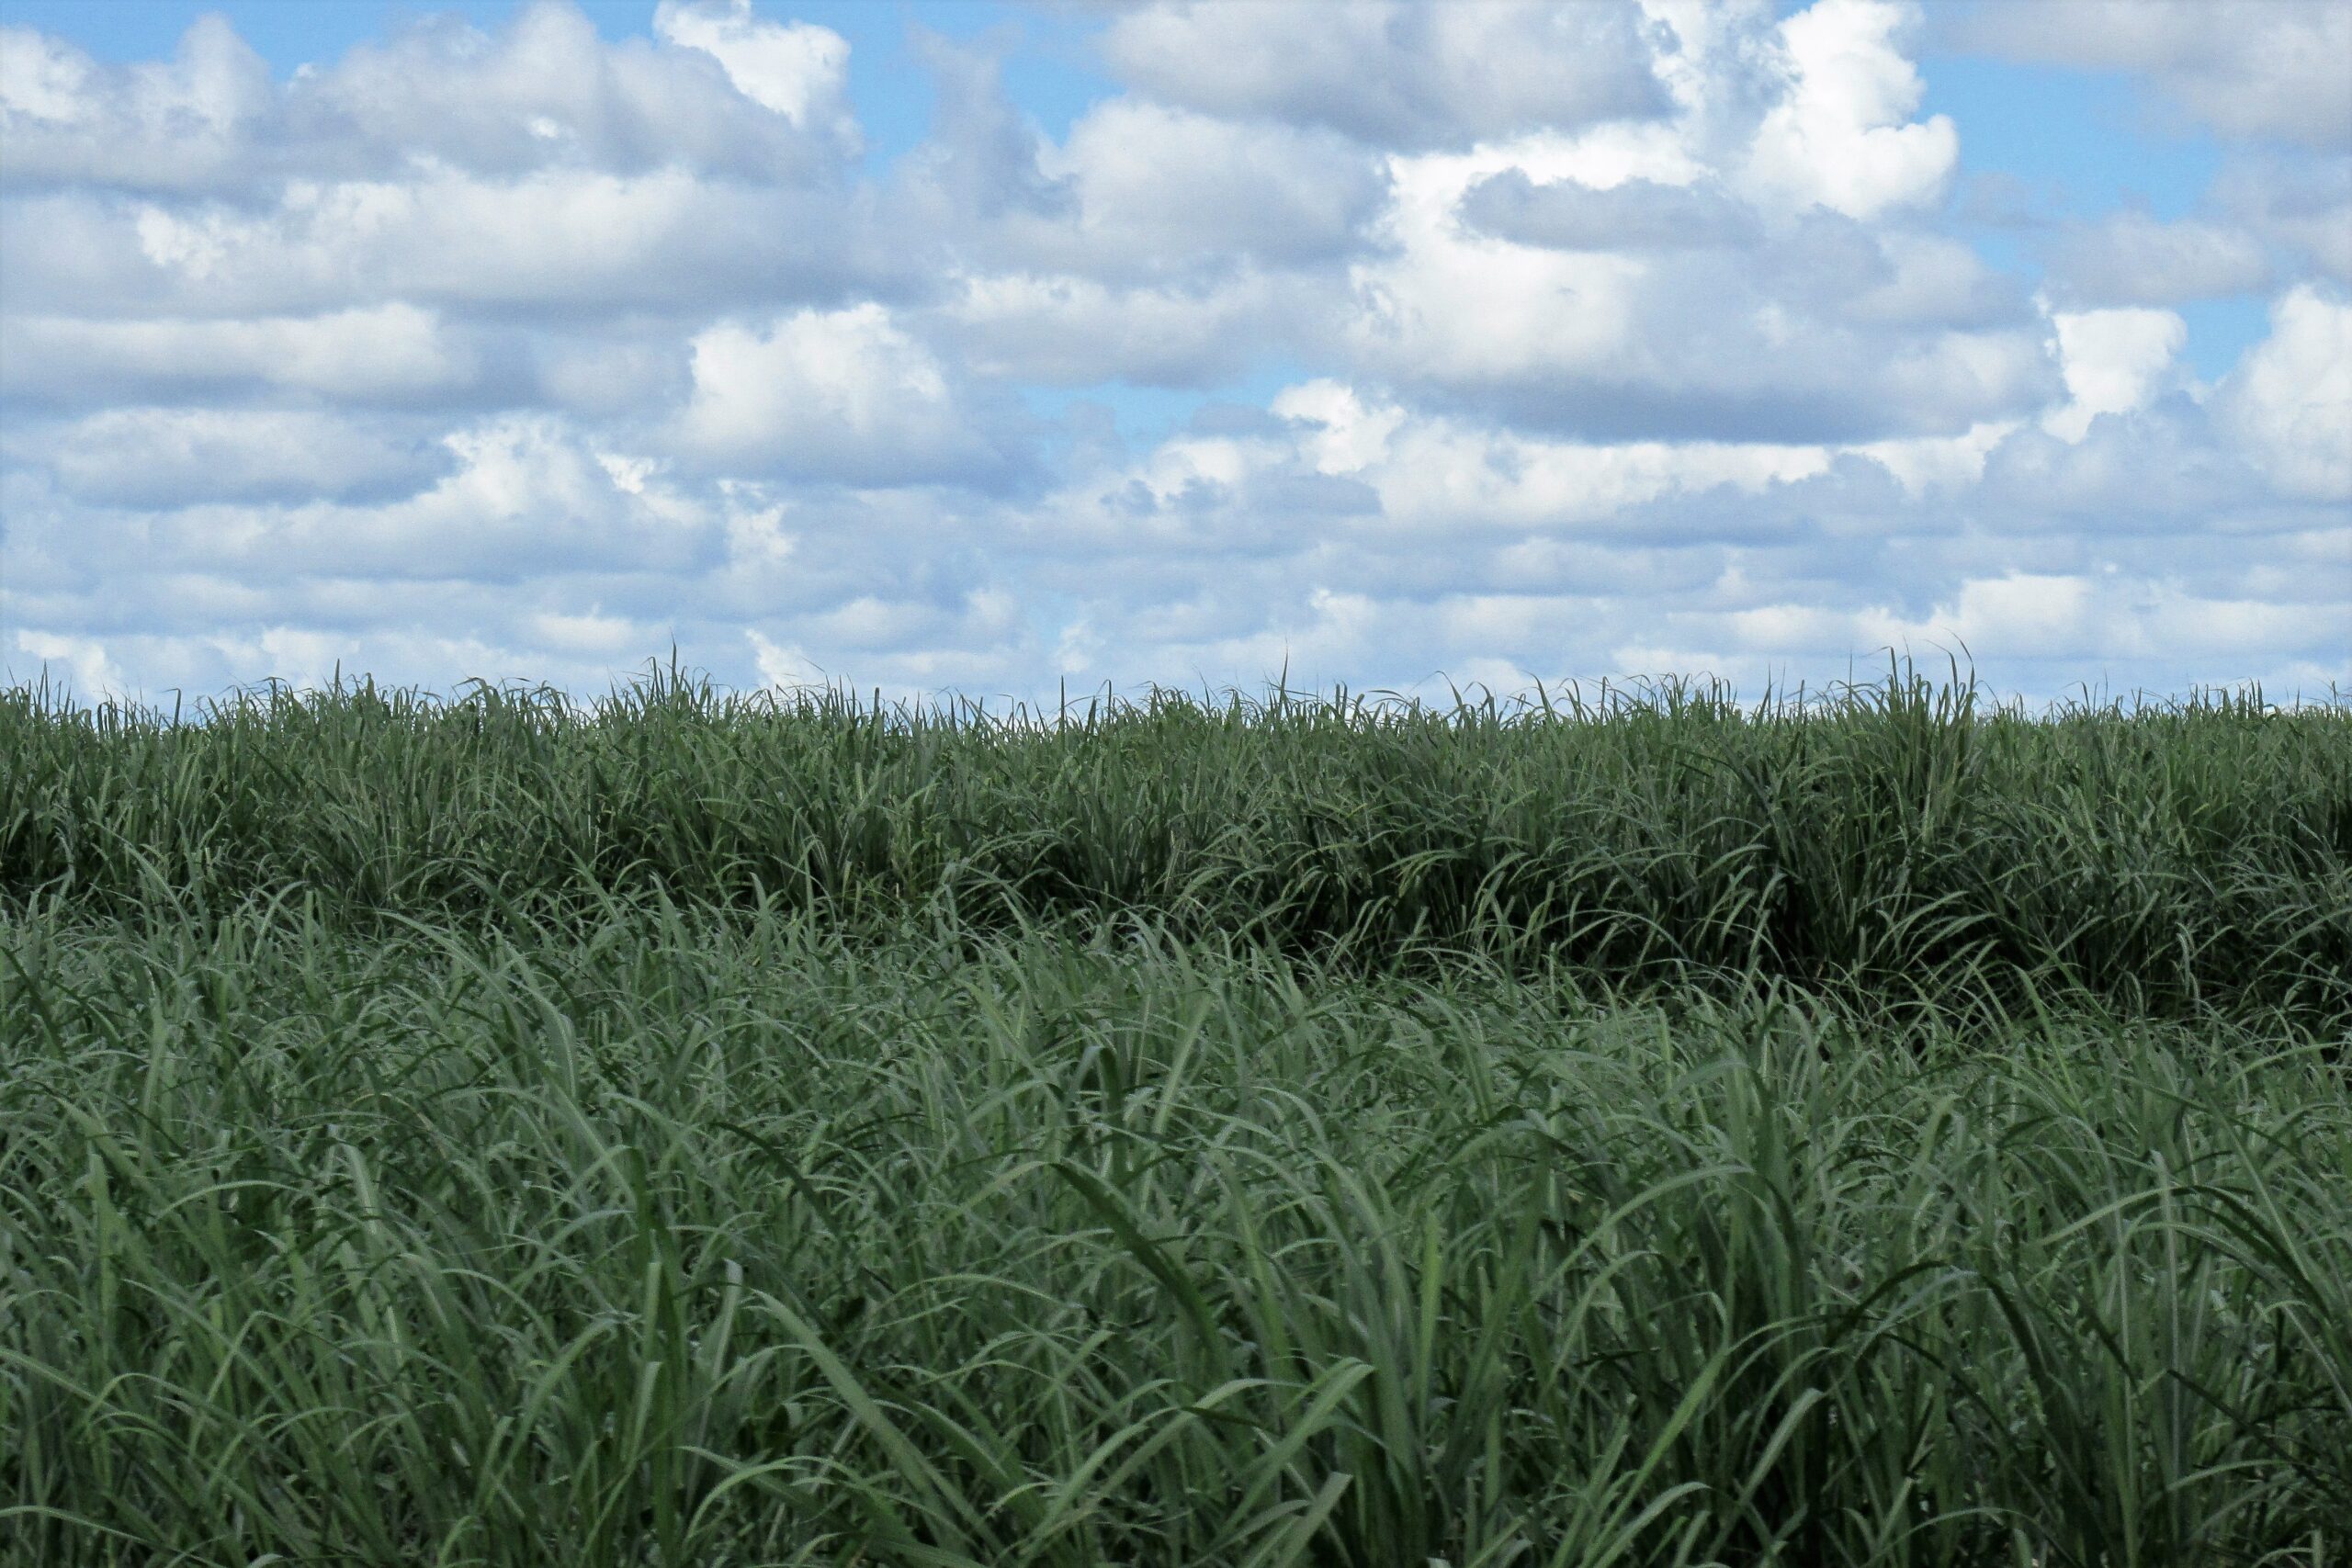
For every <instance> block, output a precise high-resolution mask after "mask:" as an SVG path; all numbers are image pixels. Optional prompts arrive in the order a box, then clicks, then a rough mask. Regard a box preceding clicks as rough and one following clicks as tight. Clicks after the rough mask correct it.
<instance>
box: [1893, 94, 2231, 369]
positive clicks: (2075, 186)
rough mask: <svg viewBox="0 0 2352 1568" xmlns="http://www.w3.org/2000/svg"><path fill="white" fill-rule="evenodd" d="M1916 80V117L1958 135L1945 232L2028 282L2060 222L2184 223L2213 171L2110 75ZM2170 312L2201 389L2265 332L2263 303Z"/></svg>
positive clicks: (2205, 303) (2202, 136) (2218, 160)
mask: <svg viewBox="0 0 2352 1568" xmlns="http://www.w3.org/2000/svg"><path fill="white" fill-rule="evenodd" d="M1920 73H1921V75H1922V76H1923V77H1924V78H1925V80H1926V83H1927V96H1926V100H1925V101H1924V102H1923V103H1922V104H1921V106H1920V108H1919V113H1920V115H1921V116H1923V117H1924V116H1928V115H1938V114H1942V115H1950V116H1951V118H1952V122H1953V123H1954V124H1955V125H1956V126H1958V127H1959V130H1960V166H1961V175H1962V181H1963V182H1964V185H1963V188H1962V193H1961V199H1960V201H1959V202H1958V203H1957V204H1956V206H1955V209H1954V216H1953V220H1952V222H1953V227H1954V229H1955V231H1957V232H1958V233H1959V235H1960V237H1961V238H1962V239H1964V240H1966V241H1967V242H1968V243H1970V244H1971V245H1972V246H1973V247H1974V248H1975V250H1976V252H1977V254H1980V255H1982V256H1983V257H1984V258H1985V261H1986V262H1987V263H1989V264H1990V265H1994V266H1996V267H1999V268H2001V269H2002V270H2004V271H2007V272H2013V273H2017V274H2019V275H2021V276H2027V277H2038V276H2040V273H2041V266H2040V264H2039V262H2038V261H2037V260H2036V258H2035V254H2034V250H2035V246H2036V244H2037V243H2038V242H2039V241H2041V239H2043V238H2044V237H2046V236H2048V235H2049V234H2051V233H2052V232H2053V231H2055V229H2056V227H2057V226H2058V225H2059V224H2060V223H2062V222H2064V221H2070V220H2071V221H2082V220H2094V219H2098V218H2100V217H2103V216H2105V215H2107V214H2109V213H2112V212H2123V211H2133V210H2137V211H2142V212H2145V213H2147V214H2149V215H2150V216H2151V217H2154V218H2156V219H2158V220H2167V221H2168V220H2176V219H2181V218H2188V217H2191V216H2194V215H2195V214H2196V213H2197V212H2198V210H2199V205H2200V204H2201V203H2202V202H2203V200H2204V197H2205V193H2206V191H2207V190H2208V189H2209V188H2210V187H2211V185H2212V182H2213V177H2214V175H2216V174H2217V173H2219V172H2220V169H2221V166H2222V148H2221V145H2220V143H2219V142H2217V141H2215V140H2214V138H2213V137H2212V135H2211V133H2210V132H2208V131H2206V130H2203V129H2201V128H2199V127H2198V126H2196V125H2194V124H2192V123H2190V122H2189V121H2188V120H2187V119H2186V118H2183V117H2181V116H2180V115H2178V114H2177V113H2176V112H2174V111H2172V110H2170V109H2168V108H2167V107H2165V106H2164V105H2163V104H2162V103H2161V102H2160V101H2159V100H2157V99H2155V98H2154V97H2153V96H2151V95H2149V94H2148V93H2147V92H2146V91H2145V90H2144V89H2143V86H2142V85H2139V84H2136V83H2134V82H2133V81H2131V79H2130V78H2128V77H2126V76H2125V75H2123V74H2121V73H2110V72H2097V71H2079V70H2070V69H2067V68H2064V67H2061V66H2053V65H2030V64H2018V63H2013V62H2007V61H2000V60H1988V59H1985V58H1983V57H1981V56H1976V55H1962V54H1943V53H1931V54H1929V55H1928V56H1927V58H1926V59H1925V60H1923V61H1922V62H1921V65H1920ZM2174 309H2176V310H2178V311H2179V313H2180V316H2181V318H2182V319H2183V320H2184V321H2187V322H2188V347H2187V350H2186V352H2185V357H2186V358H2187V359H2188V364H2189V366H2190V367H2191V368H2192V369H2194V370H2195V372H2196V373H2197V374H2198V375H2199V377H2201V378H2204V379H2206V380H2209V381H2211V380H2215V379H2218V378H2220V377H2221V376H2222V374H2223V373H2225V372H2226V371H2227V370H2228V369H2229V368H2230V367H2232V366H2233V365H2235V364H2236V363H2237V362H2238V358H2239V356H2240V355H2243V354H2244V353H2245V350H2246V349H2247V348H2248V347H2249V346H2251V345H2252V344H2255V343H2256V342H2257V341H2258V340H2260V339H2261V338H2262V337H2263V336H2264V334H2265V333H2267V331H2268V330H2269V326H2268V322H2269V316H2268V306H2267V302H2266V301H2265V300H2263V299H2260V298H2259V297H2257V296H2255V295H2251V294H2245V295H2237V296H2233V297H2229V298H2224V299H2199V300H2194V301H2191V302H2189V303H2188V304H2185V305H2180V306H2176V307H2174Z"/></svg>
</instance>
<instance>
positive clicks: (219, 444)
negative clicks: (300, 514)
mask: <svg viewBox="0 0 2352 1568" xmlns="http://www.w3.org/2000/svg"><path fill="white" fill-rule="evenodd" d="M43 446H44V448H45V450H46V454H47V457H48V461H49V464H50V467H51V469H52V471H53V472H54V473H55V474H56V476H57V479H58V482H59V484H60V485H61V486H62V489H63V490H64V491H65V492H66V493H67V494H69V495H72V496H74V497H75V498H76V499H78V500H82V501H87V502H95V503H96V504H99V505H106V506H130V507H180V506H187V505H192V504H197V503H200V502H238V501H243V502H289V501H301V500H309V499H313V498H324V499H327V500H333V501H365V500H381V499H385V498H388V497H390V496H396V495H402V494H408V493H412V492H413V491H416V490H418V489H421V488H422V487H423V486H424V485H425V484H427V483H429V482H430V481H431V480H432V479H435V478H436V477H437V476H438V475H439V474H440V473H442V472H443V471H444V470H445V469H446V468H447V466H448V465H447V460H446V458H447V454H446V453H444V452H441V451H439V450H438V449H437V448H436V444H434V443H429V442H425V441H421V440H419V439H417V438H416V436H415V434H413V429H412V430H410V431H402V430H401V429H400V428H399V427H398V426H396V425H395V426H387V425H386V424H384V423H381V422H368V421H360V420H354V419H350V418H347V417H344V416H341V415H337V414H329V413H323V412H317V411H311V410H279V409H264V410H239V409H200V408H198V409H191V408H176V409H175V408H136V409H108V410H107V411H105V412H101V413H96V414H93V415H91V416H90V417H89V418H87V419H83V420H77V421H75V422H74V423H72V424H71V425H68V426H66V427H65V428H64V429H62V430H61V431H58V432H57V433H56V434H54V435H53V436H52V437H51V439H50V440H48V441H46V442H44V443H43Z"/></svg>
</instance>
